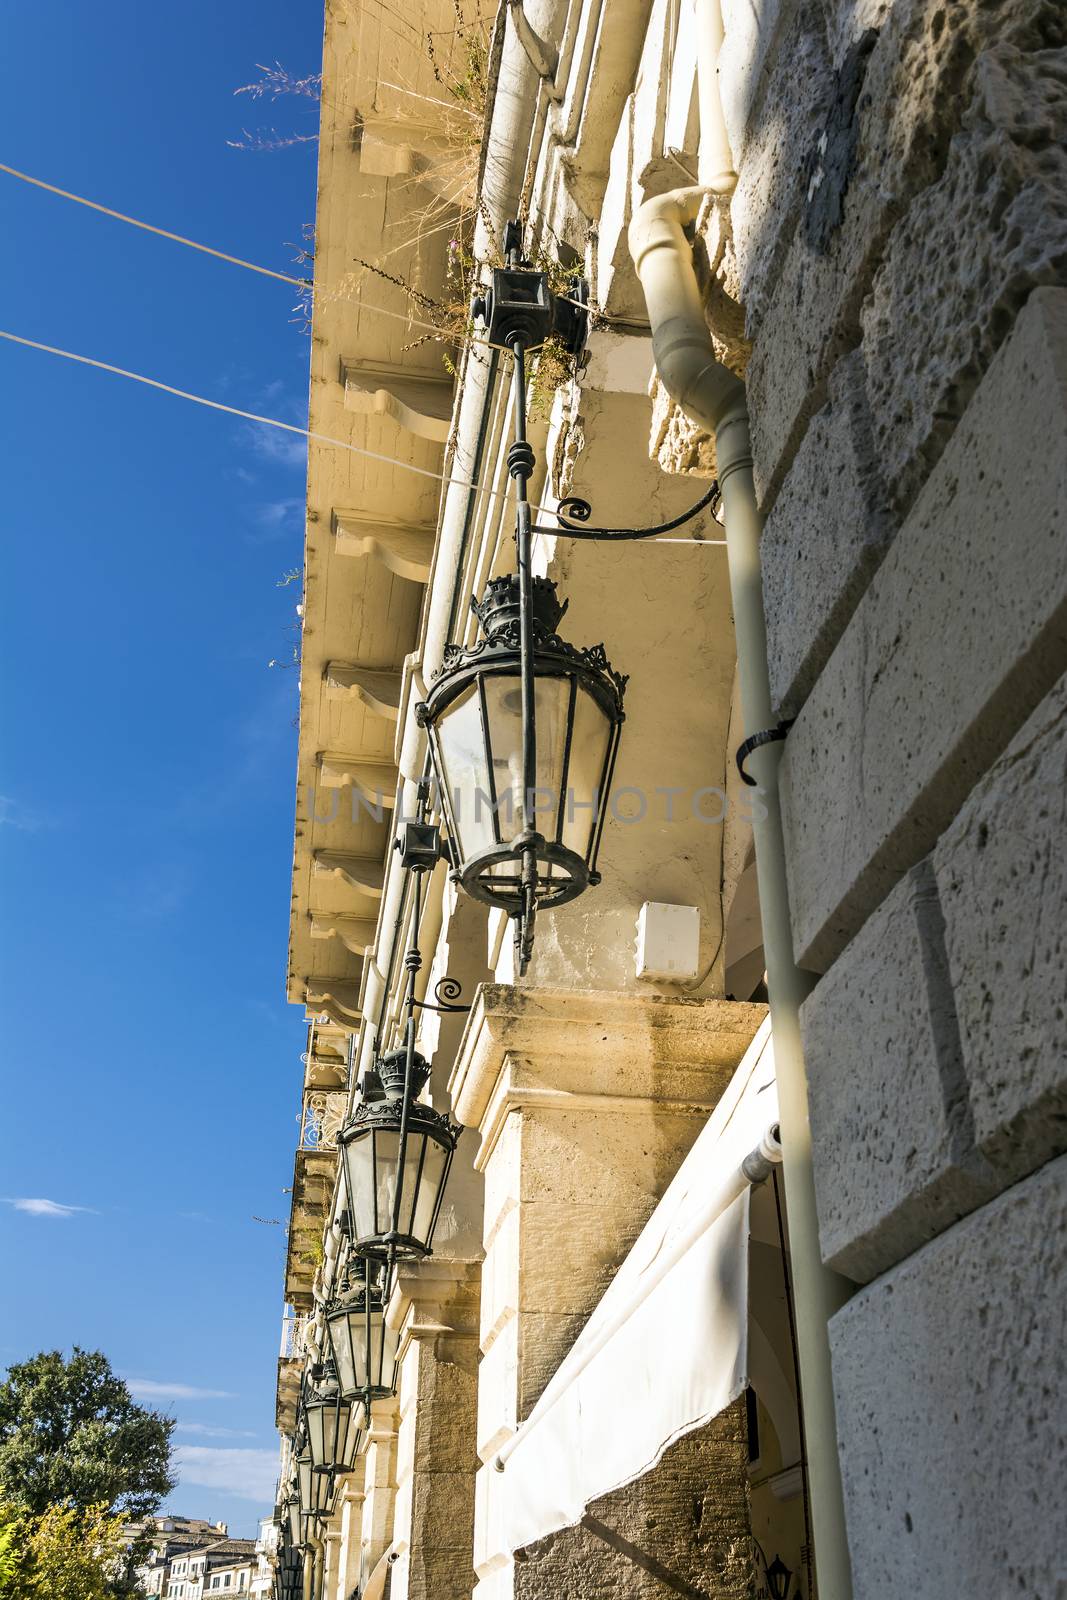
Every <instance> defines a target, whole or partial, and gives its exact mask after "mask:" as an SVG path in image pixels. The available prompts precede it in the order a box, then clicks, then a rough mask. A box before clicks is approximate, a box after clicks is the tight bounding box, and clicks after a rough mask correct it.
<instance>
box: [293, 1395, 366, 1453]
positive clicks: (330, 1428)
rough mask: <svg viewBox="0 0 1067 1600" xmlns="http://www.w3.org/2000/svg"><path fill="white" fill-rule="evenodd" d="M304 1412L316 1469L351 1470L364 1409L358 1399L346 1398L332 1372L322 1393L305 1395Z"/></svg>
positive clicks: (308, 1445) (307, 1437) (308, 1444)
mask: <svg viewBox="0 0 1067 1600" xmlns="http://www.w3.org/2000/svg"><path fill="white" fill-rule="evenodd" d="M303 1413H304V1427H305V1430H306V1439H307V1455H308V1458H309V1460H310V1462H311V1469H312V1472H315V1471H319V1472H321V1471H323V1470H325V1469H329V1470H330V1471H332V1472H334V1473H342V1472H349V1471H351V1469H352V1467H353V1466H354V1465H355V1460H356V1451H357V1450H358V1449H359V1437H360V1430H359V1422H360V1418H361V1415H362V1412H361V1410H360V1407H359V1405H358V1404H357V1403H354V1402H352V1401H351V1400H345V1399H343V1398H342V1395H341V1391H340V1389H339V1388H338V1386H337V1382H336V1379H335V1378H334V1377H333V1375H332V1373H331V1374H330V1378H329V1379H328V1381H327V1384H326V1387H325V1388H324V1389H323V1390H321V1392H320V1393H318V1394H312V1395H309V1396H308V1397H307V1398H306V1399H305V1401H304V1405H303Z"/></svg>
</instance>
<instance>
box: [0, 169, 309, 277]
mask: <svg viewBox="0 0 1067 1600" xmlns="http://www.w3.org/2000/svg"><path fill="white" fill-rule="evenodd" d="M0 172H6V173H7V174H8V176H9V177H12V178H19V179H21V181H22V182H23V183H32V184H33V186H34V188H36V189H46V190H47V191H48V193H49V194H57V195H59V197H60V199H61V200H73V201H74V202H75V204H76V205H79V206H88V207H89V209H90V210H91V211H100V212H102V213H103V215H104V216H105V217H114V219H115V221H116V222H128V223H129V225H130V227H131V228H143V229H144V231H145V233H156V234H158V235H159V237H160V238H161V239H170V240H172V241H173V243H174V244H184V245H187V246H188V248H189V249H190V250H201V251H202V252H203V253H204V255H206V256H215V257H217V258H218V260H219V261H228V262H229V263H230V265H231V266H234V267H245V268H247V270H248V271H249V272H261V273H262V274H263V276H264V277H265V278H277V279H278V280H279V281H280V282H281V283H291V284H293V285H294V287H296V288H298V289H303V288H306V287H307V281H308V280H307V279H306V278H293V277H290V275H289V274H288V273H287V272H275V271H273V269H272V268H270V267H261V266H259V265H257V263H256V262H255V261H245V260H243V259H242V257H241V256H230V255H227V254H226V252H225V250H214V249H212V247H211V245H209V244H198V243H197V241H196V240H195V239H187V238H186V237H185V235H184V234H181V233H171V232H170V231H169V230H168V229H167V228H157V227H155V226H154V225H153V224H152V223H151V222H142V221H141V220H140V219H139V218H138V217H129V216H127V215H126V213H125V212H124V211H113V210H112V209H111V207H110V206H102V205H101V204H100V203H99V201H97V200H87V199H86V198H85V196H84V195H80V194H71V192H70V190H69V189H59V188H57V187H56V185H55V184H54V183H45V181H44V179H43V178H33V177H31V176H30V174H29V173H28V172H19V171H18V169H17V168H16V167H9V166H6V165H5V164H4V162H2V161H0Z"/></svg>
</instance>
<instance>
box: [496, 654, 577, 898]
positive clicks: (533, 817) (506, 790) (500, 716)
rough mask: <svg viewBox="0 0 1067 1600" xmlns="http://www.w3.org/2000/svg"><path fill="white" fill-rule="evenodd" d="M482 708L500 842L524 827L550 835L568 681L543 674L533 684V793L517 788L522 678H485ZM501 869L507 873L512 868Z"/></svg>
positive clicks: (519, 783) (563, 743) (559, 780)
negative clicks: (535, 763)
mask: <svg viewBox="0 0 1067 1600" xmlns="http://www.w3.org/2000/svg"><path fill="white" fill-rule="evenodd" d="M485 706H486V712H487V715H488V722H489V740H490V745H491V748H492V756H493V785H494V791H495V795H496V801H497V811H498V816H499V839H500V843H501V844H507V843H509V842H510V841H511V840H512V839H513V838H514V837H515V835H516V834H517V833H521V832H522V831H523V830H524V829H525V828H533V829H535V830H536V831H537V832H538V833H543V834H545V835H547V836H548V837H549V838H551V837H553V835H554V834H555V823H556V816H557V812H558V807H559V801H560V795H561V791H562V788H563V757H564V752H565V750H566V747H567V713H568V710H569V707H570V680H569V679H568V678H549V677H544V678H537V679H536V680H535V682H534V721H535V728H536V738H537V768H536V792H535V793H534V794H532V795H530V796H527V795H526V794H525V793H524V792H523V782H522V680H521V679H520V678H519V677H518V675H517V674H516V675H515V676H514V677H513V676H511V675H510V674H507V675H501V676H499V677H487V678H486V680H485ZM527 800H529V802H530V806H529V810H527ZM506 870H507V871H509V872H511V873H513V872H514V867H508V868H507V869H506Z"/></svg>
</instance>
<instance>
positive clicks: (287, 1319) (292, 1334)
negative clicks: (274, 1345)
mask: <svg viewBox="0 0 1067 1600" xmlns="http://www.w3.org/2000/svg"><path fill="white" fill-rule="evenodd" d="M310 1320H311V1318H310V1316H304V1315H302V1314H301V1313H299V1312H295V1311H292V1310H291V1309H290V1308H289V1307H288V1306H287V1307H286V1309H285V1314H284V1316H283V1317H282V1341H281V1347H280V1349H279V1351H278V1354H279V1356H280V1357H281V1358H282V1360H284V1361H301V1360H303V1358H304V1354H305V1350H304V1337H305V1334H306V1333H307V1327H308V1323H309V1322H310Z"/></svg>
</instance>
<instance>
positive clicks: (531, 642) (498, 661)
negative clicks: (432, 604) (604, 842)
mask: <svg viewBox="0 0 1067 1600" xmlns="http://www.w3.org/2000/svg"><path fill="white" fill-rule="evenodd" d="M504 256H505V265H504V266H503V267H497V268H495V269H494V270H493V273H492V282H491V285H490V286H489V288H488V289H487V290H486V291H485V292H484V293H483V294H481V295H480V296H478V297H477V298H476V299H475V301H474V304H473V306H472V313H473V315H474V317H475V318H476V319H478V320H480V321H481V322H483V323H484V325H485V327H486V329H487V334H488V342H489V343H490V344H491V345H495V346H496V347H497V348H499V349H504V350H508V351H509V352H510V353H511V355H512V357H513V359H514V407H513V409H514V425H515V438H514V442H513V444H512V445H511V448H510V450H509V451H508V471H509V473H510V474H511V477H512V478H513V479H514V480H515V553H516V567H517V571H516V572H515V573H514V574H512V575H508V576H506V577H503V578H498V579H495V580H494V581H493V582H492V583H491V584H490V585H489V588H488V589H487V591H486V594H485V597H484V598H483V600H482V601H481V602H480V604H476V603H475V602H474V601H472V602H471V604H472V608H473V609H474V611H475V613H476V614H477V616H478V620H479V622H480V623H481V625H482V633H483V637H482V638H481V639H479V640H478V642H477V643H476V644H474V645H473V646H471V648H470V649H466V650H464V649H461V648H459V647H458V646H456V645H449V646H447V647H446V650H445V656H444V662H443V664H442V667H441V670H440V672H439V673H438V675H437V677H436V680H435V681H434V683H433V685H432V687H431V690H430V693H429V694H428V696H427V698H426V700H425V701H424V702H423V703H422V704H421V705H419V706H418V707H416V715H417V716H418V718H419V720H420V722H421V723H422V724H423V726H425V727H426V729H427V732H428V738H429V744H430V756H431V761H432V763H433V767H434V776H435V778H436V781H437V786H438V790H439V792H440V794H441V806H442V810H443V812H444V814H445V817H446V820H447V823H448V830H449V838H450V844H451V850H452V857H453V869H454V876H455V877H456V879H457V880H458V881H459V883H460V884H461V885H462V887H463V888H464V889H465V890H466V891H467V893H468V894H470V895H472V896H473V897H474V898H475V899H477V900H481V901H484V902H485V903H486V904H488V905H492V906H497V907H499V908H500V909H501V910H504V911H506V912H507V913H508V914H509V916H511V917H512V918H513V919H514V922H515V945H516V954H517V958H518V968H519V973H520V975H521V974H522V973H525V971H526V969H527V967H528V965H529V960H530V955H531V953H532V950H533V940H534V925H535V919H536V916H537V912H538V910H539V909H546V910H547V909H551V908H552V907H555V906H561V905H565V904H566V903H567V902H568V901H570V900H573V899H575V898H576V897H577V896H578V895H580V894H581V893H582V892H583V890H585V889H586V888H588V887H589V886H590V885H595V884H597V883H599V881H600V876H599V873H598V872H597V867H596V862H597V855H598V853H599V849H600V840H601V835H602V832H603V824H604V813H605V808H606V806H607V805H608V802H609V792H610V785H611V778H612V774H613V771H614V765H615V757H616V754H617V752H618V743H619V732H620V728H621V724H622V720H623V711H622V701H623V692H624V690H625V686H626V681H627V680H626V678H625V677H623V676H622V675H621V674H619V673H617V672H615V671H613V670H612V668H611V666H610V664H609V662H608V660H607V657H606V655H605V653H604V647H603V645H596V646H594V647H593V648H592V649H587V650H579V649H576V648H575V647H574V646H573V645H569V644H565V643H564V641H563V640H561V639H560V638H559V636H558V634H557V633H556V631H555V629H556V625H557V623H558V622H559V619H560V617H561V616H562V615H563V612H564V610H565V609H566V606H565V605H563V604H560V602H559V601H558V600H557V599H556V595H555V585H554V584H551V583H549V582H548V581H547V580H545V579H541V578H535V577H534V575H533V571H532V564H531V542H532V535H533V533H535V532H541V533H550V534H553V535H556V536H558V535H563V536H565V537H568V538H572V539H606V540H620V539H623V540H625V539H649V538H653V537H654V536H655V535H657V534H661V533H666V532H667V531H668V530H669V529H671V528H677V527H680V526H681V525H682V524H683V523H684V522H687V521H689V519H690V518H691V517H694V516H696V515H697V513H698V512H700V511H702V510H704V509H705V507H707V506H709V505H712V504H713V503H714V502H715V501H716V500H717V498H718V493H719V489H718V484H717V483H712V484H711V486H710V488H709V489H708V491H707V493H706V494H705V495H703V496H702V497H701V499H700V500H699V501H698V502H697V504H696V505H694V506H692V507H691V508H690V509H689V510H688V511H686V512H684V513H683V514H682V515H681V516H678V517H674V518H672V519H671V520H670V521H669V522H664V523H658V524H656V526H654V527H650V528H602V527H594V526H592V525H591V524H590V517H591V515H592V512H591V508H590V506H589V503H588V502H587V501H585V500H582V499H579V498H578V497H577V496H571V497H569V498H568V499H566V500H564V501H561V503H560V505H559V507H558V510H557V513H556V515H557V519H558V525H557V526H556V527H553V528H535V527H534V526H533V524H532V521H531V514H530V503H529V497H528V487H527V486H528V482H529V478H530V476H531V474H532V472H533V468H534V463H535V456H534V452H533V449H532V448H531V446H530V443H529V440H528V439H527V437H526V356H527V354H528V353H529V352H530V351H535V350H537V349H539V348H540V347H541V346H543V344H544V343H545V340H546V339H548V338H550V337H555V338H556V339H557V340H558V341H560V342H561V343H562V344H563V345H564V347H565V349H566V350H568V351H569V352H570V353H571V354H572V355H575V356H577V355H579V354H580V353H581V350H582V347H583V346H584V344H585V339H586V334H587V326H588V312H587V309H586V308H587V304H588V298H589V287H588V284H587V283H585V282H584V280H578V281H576V282H575V283H573V284H572V285H571V286H570V293H569V294H566V295H556V294H553V293H552V291H551V285H550V282H549V278H548V274H547V273H545V272H541V271H538V270H536V269H535V268H533V267H532V266H531V265H530V263H529V261H527V260H526V259H525V258H524V257H523V253H522V236H521V229H520V226H519V224H518V222H509V223H508V225H507V227H506V229H505V231H504ZM507 678H511V679H514V680H516V684H517V690H516V699H517V702H518V704H519V707H520V711H521V762H519V763H514V764H515V765H521V786H520V787H519V795H520V800H521V813H522V814H521V817H520V818H518V826H517V828H516V830H515V831H514V832H508V833H507V834H505V828H506V819H505V823H504V825H503V826H502V825H501V821H500V817H499V814H498V802H499V796H498V793H497V791H496V788H495V787H494V784H493V782H492V775H493V771H494V761H495V760H496V759H498V757H499V752H496V751H494V748H493V746H494V730H493V726H492V725H493V721H494V718H493V715H492V708H491V707H490V705H489V703H488V699H489V694H488V691H489V690H490V689H495V688H498V687H499V684H500V682H501V680H502V679H507ZM561 679H562V680H563V681H564V683H569V702H568V706H567V712H566V726H565V732H564V735H563V737H564V746H563V767H564V771H563V773H562V777H563V780H564V781H563V782H560V783H557V784H555V785H550V786H548V787H549V789H550V790H552V789H555V791H556V793H555V799H556V805H555V809H554V812H553V815H552V822H553V826H552V827H550V828H548V829H545V830H544V831H542V830H541V829H540V828H539V827H538V826H537V812H538V810H539V809H540V808H539V806H538V802H537V797H538V796H539V795H540V793H541V791H542V787H544V786H541V785H539V782H538V744H539V738H541V737H543V733H544V729H543V728H541V729H539V727H538V686H539V685H540V686H541V687H542V689H544V687H545V686H546V685H552V684H553V682H554V681H555V683H556V689H557V701H558V688H559V683H558V680H561ZM542 699H543V700H544V699H546V696H545V695H542ZM586 702H588V703H589V704H591V705H593V706H595V707H598V708H599V710H600V712H601V714H602V716H603V717H605V718H606V719H607V722H608V726H609V728H610V736H609V738H608V740H607V744H606V749H605V750H604V753H603V759H602V760H600V761H598V762H596V763H594V765H595V766H597V768H598V782H597V784H596V785H595V786H594V785H593V784H590V783H589V782H588V778H589V774H588V773H586V774H584V777H585V779H586V782H585V784H584V787H585V788H586V789H587V790H588V789H591V788H594V787H595V790H596V793H595V795H594V800H593V804H594V805H595V807H596V818H595V823H594V825H593V826H592V828H591V829H590V830H589V832H588V833H585V834H581V835H580V843H581V846H582V847H581V848H580V849H576V848H574V845H575V842H576V834H575V831H574V830H572V831H571V835H570V837H568V828H567V823H566V822H565V821H564V812H565V811H566V810H567V809H568V807H569V804H570V803H571V802H572V801H573V796H572V795H571V794H570V778H571V765H570V763H571V761H572V758H573V756H574V754H575V753H576V752H578V753H579V754H580V753H581V752H582V750H583V743H584V742H583V740H582V738H581V737H580V735H579V730H578V728H577V725H576V714H577V708H578V707H579V706H582V705H583V704H586ZM457 707H458V708H459V709H461V710H463V711H464V713H465V715H467V717H468V720H469V721H471V722H474V723H475V724H476V729H477V727H478V725H480V736H481V750H480V751H479V752H478V753H477V754H478V759H479V762H480V770H481V771H484V773H485V774H486V776H487V777H488V778H489V779H490V782H489V784H488V786H487V787H488V791H489V792H488V793H487V794H486V796H485V801H484V803H485V804H486V805H487V806H488V807H489V809H490V811H491V815H492V838H491V839H489V840H486V839H485V838H484V836H483V837H481V838H479V839H477V841H476V842H474V839H473V835H472V824H471V819H470V817H468V818H466V819H464V818H462V817H460V816H457V815H456V795H455V791H454V788H453V785H452V784H451V782H450V774H449V752H448V750H447V749H446V741H445V740H444V739H443V738H442V730H443V727H444V724H445V719H446V718H447V716H448V714H449V712H450V711H451V712H452V713H453V714H455V712H456V710H457ZM542 709H543V708H542ZM498 720H499V719H498ZM542 720H543V719H542ZM557 720H558V715H557ZM453 731H455V729H454V730H453ZM517 742H519V741H516V740H515V739H514V734H513V736H512V739H511V740H510V741H509V743H510V744H511V747H512V748H511V749H510V750H509V751H508V755H509V757H513V756H514V753H515V748H514V747H515V745H516V743H517ZM550 742H554V741H550ZM455 748H459V749H462V738H461V739H460V740H459V741H457V745H456V746H455V747H454V749H455ZM551 753H552V754H553V755H554V756H558V754H559V750H558V746H557V747H556V749H555V750H553V751H552V752H551ZM598 753H599V752H598ZM512 764H513V763H512V762H511V761H510V760H509V765H512ZM546 768H547V763H546ZM518 776H519V775H518V773H516V772H514V771H512V772H511V774H510V783H509V791H510V790H512V789H513V788H514V787H515V784H516V781H517V779H518ZM549 803H550V804H551V801H550V802H549ZM579 803H580V804H581V805H582V806H583V807H585V806H586V805H587V804H588V795H586V796H585V797H584V798H583V800H582V801H581V802H579ZM468 804H470V799H468Z"/></svg>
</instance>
